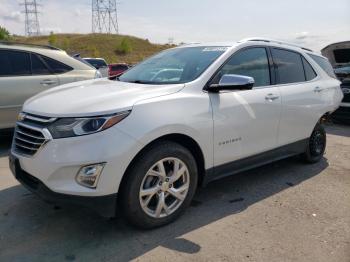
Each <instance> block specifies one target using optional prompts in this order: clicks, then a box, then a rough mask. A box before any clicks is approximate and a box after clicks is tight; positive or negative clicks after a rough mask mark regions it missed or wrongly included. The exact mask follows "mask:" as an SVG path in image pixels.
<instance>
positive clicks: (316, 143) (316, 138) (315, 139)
mask: <svg viewBox="0 0 350 262" xmlns="http://www.w3.org/2000/svg"><path fill="white" fill-rule="evenodd" d="M326 141H327V139H326V131H325V130H324V128H323V126H322V125H321V124H320V123H317V125H316V126H315V128H314V130H313V131H312V134H311V136H310V138H309V140H308V144H307V147H306V150H305V152H304V153H303V154H302V155H301V157H302V159H303V160H304V161H305V162H307V163H311V164H312V163H316V162H318V161H320V160H321V159H322V157H323V155H324V152H325V150H326Z"/></svg>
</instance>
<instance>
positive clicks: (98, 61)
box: [84, 58, 107, 69]
mask: <svg viewBox="0 0 350 262" xmlns="http://www.w3.org/2000/svg"><path fill="white" fill-rule="evenodd" d="M84 60H85V61H86V62H88V63H89V64H90V65H92V66H93V67H95V68H97V69H98V68H100V67H106V66H107V64H106V62H105V61H104V60H102V59H90V58H86V59H84Z"/></svg>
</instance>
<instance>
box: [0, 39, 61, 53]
mask: <svg viewBox="0 0 350 262" xmlns="http://www.w3.org/2000/svg"><path fill="white" fill-rule="evenodd" d="M0 44H2V45H21V46H29V47H39V48H46V49H50V50H57V51H62V50H61V49H59V48H57V47H54V46H50V45H37V44H29V43H22V42H9V41H0Z"/></svg>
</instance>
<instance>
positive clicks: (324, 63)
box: [309, 54, 337, 78]
mask: <svg viewBox="0 0 350 262" xmlns="http://www.w3.org/2000/svg"><path fill="white" fill-rule="evenodd" d="M309 56H310V57H311V58H312V59H313V60H314V61H315V62H316V63H317V64H318V65H319V66H320V67H321V68H322V69H323V70H324V71H325V72H326V73H327V74H328V75H329V76H330V77H333V78H337V77H336V76H335V73H334V70H333V67H332V66H331V64H330V63H329V62H328V60H327V59H326V58H323V57H321V56H317V55H312V54H309Z"/></svg>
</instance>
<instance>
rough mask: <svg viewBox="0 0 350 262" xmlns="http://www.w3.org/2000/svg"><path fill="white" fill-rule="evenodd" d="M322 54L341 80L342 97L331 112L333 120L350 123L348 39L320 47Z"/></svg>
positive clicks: (349, 45)
mask: <svg viewBox="0 0 350 262" xmlns="http://www.w3.org/2000/svg"><path fill="white" fill-rule="evenodd" d="M322 54H323V55H324V56H326V57H327V58H328V59H329V61H330V62H331V64H332V66H333V68H334V73H335V74H336V76H337V78H338V79H339V80H340V81H341V82H342V84H341V88H342V91H343V94H344V98H343V100H342V103H341V104H340V107H339V108H338V109H337V110H336V111H335V112H334V113H333V114H332V119H333V121H334V122H339V123H344V124H350V41H346V42H340V43H334V44H331V45H328V46H327V47H325V48H323V49H322Z"/></svg>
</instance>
